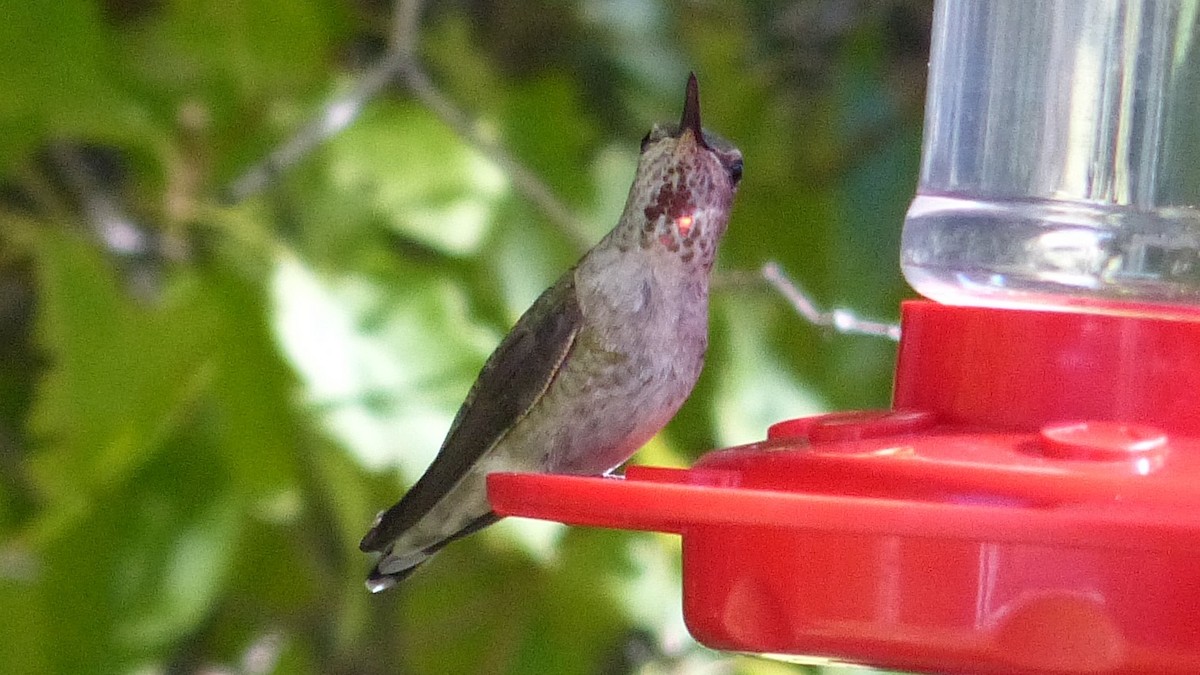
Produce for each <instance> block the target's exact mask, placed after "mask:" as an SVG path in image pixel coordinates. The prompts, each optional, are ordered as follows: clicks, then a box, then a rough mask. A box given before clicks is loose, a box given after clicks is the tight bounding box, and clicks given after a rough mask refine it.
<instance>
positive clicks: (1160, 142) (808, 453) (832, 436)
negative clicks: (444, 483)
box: [489, 0, 1200, 673]
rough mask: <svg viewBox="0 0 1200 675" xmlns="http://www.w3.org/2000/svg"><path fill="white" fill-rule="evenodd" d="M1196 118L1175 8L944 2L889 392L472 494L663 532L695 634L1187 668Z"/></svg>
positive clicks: (1183, 23) (989, 659)
mask: <svg viewBox="0 0 1200 675" xmlns="http://www.w3.org/2000/svg"><path fill="white" fill-rule="evenodd" d="M1197 119H1200V9H1198V8H1197V7H1196V6H1195V4H1194V3H1187V2H1183V1H1182V0H1180V1H1176V2H1168V1H1163V2H1156V1H1145V2H1143V1H1140V0H1124V1H1121V0H1105V1H1097V2H1090V3H1076V2H1071V1H1070V0H1039V1H1037V2H1029V1H1026V0H994V1H991V2H987V1H983V0H980V1H956V0H946V1H944V2H940V3H939V4H938V5H937V7H936V10H935V17H934V33H933V41H932V54H931V70H930V82H929V89H928V100H927V110H926V119H925V140H924V148H923V159H922V167H921V181H920V186H919V188H918V194H917V197H916V199H915V200H914V202H913V205H912V207H911V208H910V211H909V215H908V218H907V220H906V223H905V230H904V237H903V251H902V265H903V267H904V270H905V274H906V277H907V278H908V280H909V281H910V283H911V284H912V285H913V286H914V288H916V289H917V290H918V291H920V292H921V293H922V294H923V295H925V296H926V297H928V298H931V300H923V301H913V302H908V303H905V304H904V306H903V307H902V338H901V342H900V347H899V355H898V359H897V369H896V379H895V387H894V397H893V405H892V408H891V409H888V410H871V411H850V412H839V413H834V414H828V415H820V416H816V417H806V418H801V419H792V420H784V421H780V422H779V423H777V424H775V425H774V426H772V427H771V428H770V429H769V430H767V431H766V438H765V439H764V440H762V441H761V442H758V443H753V444H750V445H746V446H742V447H736V448H730V449H726V450H720V451H716V452H712V453H710V454H708V455H706V456H704V457H703V458H702V459H701V460H699V461H698V462H697V463H696V465H695V466H693V467H692V468H690V469H666V468H656V467H646V466H632V467H630V468H629V469H628V470H627V473H626V475H625V478H624V479H623V480H614V479H610V478H587V477H577V476H557V475H532V474H494V475H492V476H491V477H490V478H489V498H490V499H491V501H492V505H493V507H494V508H495V510H496V511H497V512H498V513H500V514H503V515H513V516H526V517H533V518H542V519H550V520H558V521H562V522H566V523H570V524H575V525H588V526H600V527H613V528H622V529H637V530H654V531H660V532H673V533H677V534H679V535H680V536H681V537H682V548H683V585H684V588H683V591H684V593H683V595H684V617H685V620H686V621H687V625H688V627H689V630H690V631H691V632H692V633H693V635H694V636H695V637H696V638H697V639H698V640H699V641H700V642H702V643H704V644H706V645H708V646H710V647H713V648H716V649H722V650H731V651H742V652H755V653H771V654H787V655H791V656H793V657H813V658H822V659H833V660H841V661H848V662H855V663H862V664H870V665H876V666H883V667H888V668H894V669H900V670H908V671H922V672H955V673H1081V672H1088V673H1095V672H1101V673H1200V122H1197Z"/></svg>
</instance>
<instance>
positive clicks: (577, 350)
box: [359, 73, 742, 592]
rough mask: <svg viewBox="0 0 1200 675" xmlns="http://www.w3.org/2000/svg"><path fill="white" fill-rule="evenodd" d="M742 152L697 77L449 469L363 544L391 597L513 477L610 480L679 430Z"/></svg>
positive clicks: (508, 356)
mask: <svg viewBox="0 0 1200 675" xmlns="http://www.w3.org/2000/svg"><path fill="white" fill-rule="evenodd" d="M741 177H742V154H741V152H740V151H739V150H738V149H737V148H736V147H734V146H733V145H732V144H731V143H729V141H726V140H725V139H723V138H721V137H720V136H718V135H716V134H714V133H711V132H706V131H705V130H704V129H703V128H701V126H700V94H699V86H698V85H697V83H696V76H695V74H694V73H693V74H691V75H690V76H689V78H688V82H687V92H686V96H685V99H684V104H683V116H682V117H681V118H680V120H679V123H678V124H655V125H654V126H653V128H652V129H651V130H650V132H649V133H647V134H646V136H645V137H644V138H643V139H642V145H641V154H640V156H639V158H638V165H637V174H636V177H635V178H634V181H633V186H632V188H630V190H629V197H628V198H627V200H626V202H625V208H624V210H623V212H622V213H621V219H620V221H619V222H618V223H617V226H616V227H614V228H613V229H612V230H611V231H610V232H609V233H608V234H607V235H605V236H604V238H603V239H601V240H600V242H599V243H597V244H596V245H595V246H593V247H592V248H591V250H589V251H588V252H587V253H585V254H584V256H583V258H581V259H580V260H579V262H578V263H576V264H575V266H574V267H572V268H571V269H569V270H567V272H566V273H564V274H563V275H562V277H560V278H559V279H558V281H557V282H555V284H554V285H553V286H551V287H550V288H549V289H547V290H546V291H545V292H544V293H542V295H541V296H540V297H539V298H538V299H537V300H536V301H534V303H533V305H532V306H531V307H530V308H529V309H528V310H526V312H525V314H523V315H522V316H521V318H520V319H519V320H518V321H517V323H516V325H515V326H514V327H513V328H512V330H511V331H510V332H509V333H508V335H507V336H506V337H505V338H504V339H503V340H502V341H501V342H500V345H499V346H498V347H497V348H496V351H495V352H493V353H492V355H491V356H490V357H488V359H487V361H486V362H485V363H484V366H483V369H482V370H481V371H480V373H479V376H478V379H477V380H476V381H475V384H474V385H473V386H472V387H471V390H470V392H469V393H468V394H467V398H466V400H465V401H464V402H463V404H462V407H461V408H460V409H459V411H458V414H457V415H456V416H455V418H454V422H453V423H452V424H451V426H450V431H449V432H448V433H447V435H446V439H445V441H443V443H442V447H441V449H440V450H439V451H438V454H437V456H436V457H435V458H434V460H433V463H432V464H431V465H430V466H429V468H428V469H427V470H426V471H425V473H424V474H423V475H422V476H421V477H420V478H419V479H418V480H417V482H416V483H415V484H414V485H413V486H412V488H411V489H409V491H408V492H407V493H406V494H405V495H404V497H403V498H402V499H401V500H400V501H399V502H397V503H396V504H395V505H394V506H392V507H391V508H389V509H388V510H387V511H384V512H382V513H380V514H379V515H378V516H377V517H376V519H375V522H374V524H373V526H372V527H371V529H370V531H369V532H367V534H366V536H364V537H363V539H362V541H361V542H360V543H359V548H360V549H362V551H364V552H377V553H379V554H380V556H379V558H378V560H377V562H376V564H375V567H374V569H373V570H372V571H371V573H370V575H369V576H368V578H367V588H368V589H369V590H371V591H372V592H379V591H383V590H386V589H388V588H391V587H392V586H394V585H395V584H396V583H397V582H399V581H401V580H403V579H404V578H406V577H408V575H409V574H411V573H412V572H413V571H414V570H415V569H417V567H418V566H419V565H420V564H421V563H423V562H425V561H426V560H428V559H429V558H430V557H431V556H433V555H434V554H435V553H437V552H438V551H439V550H440V549H441V548H442V547H444V546H446V545H447V544H449V543H450V542H453V541H455V540H457V539H460V538H462V537H465V536H467V535H469V534H472V533H474V532H477V531H479V530H481V529H483V528H485V527H487V526H489V525H491V524H493V523H495V522H496V521H498V520H499V519H500V517H499V516H498V515H496V514H495V513H494V512H492V510H491V506H490V505H489V504H488V500H487V484H486V478H487V475H488V474H489V473H492V472H498V471H516V472H538V473H561V474H574V475H607V474H609V473H610V472H611V471H612V470H614V469H616V468H617V467H619V466H620V465H621V464H623V463H624V462H625V461H626V460H627V459H629V457H630V456H631V455H633V453H634V452H635V451H636V450H637V449H638V448H639V447H641V446H642V445H643V444H644V443H645V442H646V441H648V440H650V438H651V437H652V436H653V435H654V434H656V433H658V431H659V430H660V429H662V427H663V426H665V425H666V423H667V422H668V421H670V419H671V418H672V417H674V416H675V413H676V412H677V411H678V410H679V407H680V406H681V405H683V402H684V400H685V399H686V398H687V397H688V395H689V394H690V393H691V391H692V388H693V387H694V386H695V384H696V380H697V379H698V378H699V376H700V370H701V368H702V367H703V365H704V354H705V351H706V349H707V346H708V293H709V273H710V271H711V270H712V266H713V258H714V256H715V255H716V252H717V246H718V244H719V243H720V241H721V238H722V236H723V235H724V234H725V229H726V226H727V224H728V221H729V211H730V208H731V207H732V205H733V197H734V194H735V193H736V191H737V186H738V182H739V181H740V180H741Z"/></svg>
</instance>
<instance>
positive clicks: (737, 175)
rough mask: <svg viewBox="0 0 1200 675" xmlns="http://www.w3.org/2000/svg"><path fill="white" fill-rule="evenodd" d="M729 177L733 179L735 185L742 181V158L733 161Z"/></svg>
mask: <svg viewBox="0 0 1200 675" xmlns="http://www.w3.org/2000/svg"><path fill="white" fill-rule="evenodd" d="M729 177H730V178H731V179H733V184H734V185H737V184H738V183H739V182H740V181H741V180H742V160H741V158H738V159H735V160H733V163H731V164H730V165H729Z"/></svg>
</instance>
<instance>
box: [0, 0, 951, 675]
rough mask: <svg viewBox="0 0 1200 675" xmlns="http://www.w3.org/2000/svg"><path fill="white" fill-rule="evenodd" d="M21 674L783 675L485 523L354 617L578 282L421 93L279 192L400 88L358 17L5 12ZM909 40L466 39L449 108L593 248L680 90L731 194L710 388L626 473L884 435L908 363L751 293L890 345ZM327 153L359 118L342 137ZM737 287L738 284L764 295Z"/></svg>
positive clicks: (2, 139) (767, 14)
mask: <svg viewBox="0 0 1200 675" xmlns="http://www.w3.org/2000/svg"><path fill="white" fill-rule="evenodd" d="M0 9H2V11H0V16H3V17H4V20H3V21H0V334H2V335H0V340H2V341H0V347H2V348H3V357H2V359H0V615H2V616H4V617H5V621H6V627H5V630H4V631H2V635H0V666H2V669H3V671H4V672H6V673H128V672H137V673H160V672H161V673H166V672H171V673H174V672H188V673H190V672H221V673H225V672H231V673H243V672H244V673H266V672H279V673H293V672H297V673H396V672H411V673H471V672H483V673H549V672H556V673H622V672H646V673H667V672H705V673H708V672H729V671H736V672H762V673H770V672H787V671H789V670H790V669H791V668H792V667H791V666H784V665H781V664H774V663H770V662H764V661H758V660H753V659H749V658H745V657H736V658H735V657H725V656H722V655H718V654H715V653H712V652H708V651H707V650H703V649H701V648H699V647H697V646H695V645H694V644H693V643H691V642H690V641H689V639H688V638H687V636H686V631H685V629H684V628H683V625H682V620H681V617H680V616H679V597H678V593H679V579H678V574H679V572H678V560H677V557H678V554H677V542H676V541H675V540H674V539H672V538H670V537H667V536H663V535H653V534H646V533H621V532H608V531H599V530H585V529H570V530H568V529H566V528H563V527H561V526H557V525H552V524H546V523H533V522H517V521H507V522H505V523H502V524H501V525H499V526H497V527H495V528H492V529H490V530H488V531H485V532H484V533H481V534H480V535H478V536H476V537H472V538H470V539H468V540H465V541H463V542H461V543H457V544H455V545H453V546H451V547H449V548H448V549H447V550H446V551H445V552H444V553H443V554H441V555H440V556H438V558H437V560H436V561H435V562H434V563H433V564H430V565H429V566H428V569H427V570H425V571H423V572H422V573H421V574H418V575H416V576H414V577H413V578H412V579H411V580H410V581H408V582H406V584H405V585H404V586H403V587H402V588H401V589H399V590H397V591H394V592H391V593H387V594H383V595H381V596H369V595H368V594H367V593H366V591H365V590H364V588H363V585H362V581H363V576H364V574H365V572H366V570H367V568H368V566H369V561H368V560H367V559H366V557H365V556H363V555H362V554H361V553H359V552H358V550H357V548H356V543H357V541H358V538H359V537H360V536H361V535H362V534H363V532H364V531H365V528H366V526H367V525H368V524H369V523H370V521H371V518H372V516H373V515H374V513H375V512H376V511H378V510H379V509H382V508H384V507H386V506H388V505H390V504H391V503H392V502H393V501H394V500H395V499H396V498H397V497H398V496H399V494H401V492H402V489H403V485H404V484H406V483H407V482H409V481H412V480H414V479H415V478H416V476H417V475H419V473H420V471H421V470H422V469H423V468H424V466H425V464H426V463H427V462H428V461H429V460H430V458H431V457H432V455H433V453H434V452H435V450H436V448H437V445H438V443H439V441H440V439H441V435H442V434H443V433H444V432H445V429H446V428H447V426H448V424H449V421H450V419H451V418H452V416H453V414H454V412H455V410H456V408H457V405H458V403H459V402H460V401H461V399H462V397H463V396H464V394H465V392H466V390H467V389H468V387H469V386H470V383H471V381H472V379H473V377H474V375H475V373H476V372H477V370H478V368H479V366H480V365H481V363H482V361H483V359H484V358H485V357H486V355H487V353H488V352H489V351H490V349H491V348H492V346H493V345H494V344H495V343H496V342H497V341H498V339H499V337H500V336H501V335H502V334H503V333H504V331H505V330H507V328H508V326H509V325H511V323H512V322H513V321H514V320H515V319H516V317H517V316H519V314H520V313H521V311H523V310H524V308H525V307H526V306H527V305H528V304H529V303H530V302H531V301H532V299H533V298H534V297H536V295H537V294H538V293H539V292H540V291H541V289H542V288H544V287H545V286H546V285H548V284H549V283H550V282H551V281H552V280H553V279H554V278H555V277H556V276H557V275H558V274H559V273H560V272H561V271H562V270H563V269H565V268H566V267H568V266H569V265H570V264H571V263H572V262H573V261H574V260H575V259H576V257H577V256H578V255H579V253H580V251H579V249H578V246H577V244H576V242H575V241H574V240H573V239H572V237H571V236H570V235H569V234H568V233H566V232H564V231H563V230H562V228H561V227H559V224H557V223H556V222H555V220H554V219H552V218H550V217H548V216H547V214H546V213H545V211H544V209H543V208H541V207H540V206H539V205H538V204H536V203H534V202H532V201H530V200H529V199H527V198H526V197H525V192H524V190H523V187H524V186H523V185H522V183H521V180H520V178H519V177H514V175H512V174H511V172H508V171H506V170H504V169H503V168H502V167H501V166H498V165H497V164H496V163H494V162H493V161H491V160H489V159H488V158H487V155H486V153H485V152H482V151H481V150H480V148H479V147H477V146H476V145H474V144H472V143H471V142H469V140H468V139H466V138H464V137H463V136H462V134H461V133H459V131H458V130H455V129H454V128H452V127H450V126H447V125H446V124H444V123H443V121H442V120H441V119H440V118H439V117H438V115H437V114H435V112H434V111H432V110H430V109H429V107H428V106H427V105H424V104H422V102H421V101H419V100H417V99H416V98H414V97H413V96H412V95H411V94H410V92H409V91H408V90H407V89H406V88H405V87H403V86H399V85H397V86H393V87H390V88H386V89H384V90H383V91H381V92H380V93H378V95H375V96H371V97H369V99H367V100H365V101H363V105H362V106H361V110H357V111H350V112H357V113H358V115H357V117H355V118H354V119H353V121H352V122H351V123H350V124H349V125H348V126H346V127H345V128H344V129H341V130H338V131H336V132H334V133H331V134H329V135H328V138H326V139H325V140H324V142H322V143H321V144H319V145H318V146H317V147H316V148H315V149H314V150H313V151H312V152H310V153H297V154H296V156H295V157H290V158H287V161H285V162H282V163H280V164H279V165H277V166H275V167H273V168H274V171H273V172H272V173H270V175H269V178H270V181H269V184H268V185H267V186H266V188H265V189H264V190H262V191H260V192H258V193H257V194H255V195H254V196H252V197H249V198H246V199H241V200H238V201H236V202H234V203H230V202H229V201H228V200H223V195H228V187H229V186H230V185H231V182H232V181H234V180H235V179H236V178H237V177H238V176H240V175H242V174H243V173H244V172H246V171H248V170H249V169H250V168H251V167H252V166H255V165H257V164H259V163H261V162H262V161H263V160H264V158H265V157H267V156H268V153H270V152H271V151H272V150H273V149H275V148H279V147H282V145H283V144H286V143H287V142H288V140H289V139H291V138H294V137H295V136H296V134H297V133H299V130H301V129H303V128H304V125H305V124H306V123H307V122H309V121H310V120H313V119H320V116H321V115H322V114H324V113H323V112H322V111H323V110H325V106H326V104H327V103H328V102H330V101H334V100H337V97H339V96H343V95H345V93H346V92H347V91H349V90H350V89H351V88H352V87H353V86H354V84H355V83H356V82H358V81H359V80H360V79H361V78H362V77H363V76H364V72H365V71H366V70H367V69H368V68H369V67H371V65H372V64H374V63H378V62H379V60H380V59H381V58H383V56H384V50H385V45H386V44H387V41H388V39H389V38H388V33H389V31H390V30H391V25H392V21H393V17H392V16H391V12H392V8H391V6H390V4H389V3H385V2H381V1H379V0H341V1H338V0H287V1H286V2H285V1H283V0H254V1H247V2H228V3H220V2H203V1H200V0H105V1H104V2H86V1H84V0H65V1H63V2H56V1H51V0H34V1H32V2H28V1H25V0H2V1H0ZM928 11H929V9H928V7H927V6H925V4H924V3H921V2H909V1H904V0H892V1H890V2H883V3H867V2H853V1H838V0H809V1H804V0H793V1H779V2H775V1H767V0H755V1H753V2H747V3H721V2H704V1H695V2H662V1H646V2H638V1H634V0H620V1H616V2H610V1H606V0H585V1H583V2H578V3H559V2H552V1H551V0H539V1H536V2H522V3H515V2H506V1H504V0H461V1H459V2H451V3H438V4H436V5H433V6H430V7H429V8H427V9H426V10H425V11H424V13H423V15H422V21H421V27H420V31H419V36H420V42H419V48H418V51H417V54H418V56H419V59H420V61H421V62H422V63H423V64H425V67H426V69H427V71H428V74H429V77H430V79H431V81H432V82H433V83H434V85H435V86H436V87H438V88H439V89H440V91H441V92H442V93H443V94H444V95H445V96H446V97H447V99H448V100H449V101H451V102H453V104H454V105H456V106H458V107H460V108H461V109H462V111H463V112H464V113H465V114H466V115H467V116H468V117H469V118H470V119H471V120H474V122H472V124H473V125H474V126H473V128H474V129H475V130H476V131H477V133H479V134H480V135H482V136H483V137H485V138H490V139H494V140H497V141H499V142H500V143H502V144H503V145H504V146H506V147H507V148H508V150H509V152H510V153H511V154H512V156H514V157H516V158H517V159H518V160H519V161H520V162H521V163H523V164H525V165H526V166H527V167H528V168H529V169H530V170H531V171H532V174H533V175H534V176H536V178H537V180H538V181H540V182H541V183H542V184H544V185H545V186H547V187H548V188H549V189H550V191H551V192H552V193H553V194H554V195H555V196H556V197H557V199H559V200H561V201H562V202H563V203H565V204H566V205H567V206H568V208H569V209H571V210H572V211H573V212H575V213H577V214H579V217H580V219H581V222H580V223H579V226H580V228H581V230H582V231H583V232H585V233H586V234H587V236H588V237H590V238H591V239H593V240H594V239H598V238H599V236H600V235H601V234H602V233H603V232H605V231H607V229H608V228H610V227H611V226H612V225H613V224H614V222H615V218H616V217H617V214H618V213H619V212H620V208H621V204H622V202H623V200H624V197H625V192H626V191H627V189H628V184H629V181H630V179H631V177H632V173H633V167H634V164H635V161H636V153H637V142H638V139H639V138H641V136H642V134H643V133H644V132H645V130H646V129H647V128H648V127H649V125H650V124H651V123H652V122H653V121H655V120H658V119H671V118H673V117H674V116H675V115H677V114H678V109H679V105H680V101H681V98H682V90H683V83H684V79H685V77H686V74H687V72H688V71H689V70H695V71H696V72H697V74H698V76H699V78H700V82H701V89H702V97H703V102H704V119H705V123H706V125H707V126H708V127H710V128H711V129H714V130H717V131H719V132H720V133H721V134H722V135H724V136H726V137H728V138H730V139H732V140H733V141H734V142H736V143H737V144H738V145H739V146H740V148H741V149H742V151H743V152H744V154H745V157H746V173H745V180H744V182H743V184H742V190H741V194H740V195H739V198H738V204H737V208H736V210H735V213H734V217H733V221H732V223H731V226H730V229H729V234H728V235H727V237H726V240H725V245H724V250H723V253H722V255H721V258H720V260H719V264H718V275H719V279H718V282H717V289H718V290H717V292H716V295H715V297H714V299H713V307H712V316H713V327H712V341H711V344H712V346H711V350H710V357H709V366H708V368H707V370H706V372H705V374H704V376H703V379H702V381H701V383H700V385H699V386H698V387H697V390H696V392H695V394H694V395H693V397H692V398H691V400H690V401H689V402H688V403H687V405H686V406H685V408H684V410H683V411H682V412H681V413H680V415H679V416H678V417H677V419H676V420H675V421H674V422H672V424H671V425H670V426H669V427H668V428H667V430H666V431H665V432H664V433H663V434H660V436H659V437H658V438H657V439H655V441H654V442H653V443H651V445H650V446H648V447H647V448H646V449H645V450H643V452H642V454H641V455H640V456H639V458H638V461H643V462H648V463H663V464H685V463H687V462H689V461H690V460H692V459H693V458H695V457H696V456H698V455H699V454H701V453H703V452H704V451H706V450H708V449H710V448H713V447H717V446H723V445H729V444H735V443H741V442H747V441H751V440H755V439H758V438H761V437H762V436H763V435H764V433H765V429H766V426H767V425H768V424H770V423H771V422H774V421H778V420H780V419H783V418H787V417H794V416H800V415H805V414H809V413H813V412H817V411H819V410H827V409H843V408H858V407H874V406H883V405H886V404H887V401H888V394H889V383H890V377H891V367H892V359H893V350H894V346H893V345H891V344H890V343H887V342H885V341H880V340H876V339H871V338H862V337H838V336H832V335H830V334H828V333H827V332H825V331H822V330H820V329H816V328H813V327H812V326H809V325H807V324H805V323H803V322H802V321H801V320H800V319H799V317H798V316H797V315H796V314H795V313H794V312H793V311H792V310H791V308H789V307H788V306H787V305H786V303H785V302H784V301H783V300H782V299H781V298H780V297H778V296H777V295H775V294H773V293H772V292H770V291H768V290H767V289H766V287H765V286H763V285H762V284H760V283H757V282H756V281H755V280H754V277H753V271H754V270H756V269H757V268H758V266H759V265H761V264H762V263H763V262H765V261H767V260H777V261H779V262H780V263H781V264H782V265H783V266H784V268H785V269H786V270H788V272H789V273H790V274H791V275H792V276H794V277H795V278H796V279H797V280H798V281H799V282H800V283H801V284H802V285H803V286H804V287H805V288H806V289H807V290H808V291H810V292H811V293H812V294H813V296H814V297H815V298H816V299H817V300H818V301H819V302H821V303H822V304H825V305H827V306H834V305H837V306H847V307H851V308H854V309H855V310H857V311H860V312H862V313H864V314H866V315H874V316H876V317H880V318H887V317H889V316H893V317H894V316H895V314H896V308H897V303H898V301H899V300H900V299H901V297H902V295H903V294H904V293H905V292H906V291H905V289H904V286H903V285H902V282H901V278H900V275H899V270H898V266H897V264H896V260H897V244H898V238H899V232H900V225H901V222H902V217H903V213H904V209H905V207H906V205H907V202H908V200H909V198H910V195H911V193H912V189H913V187H914V185H915V175H916V162H917V157H918V149H919V138H920V106H921V102H922V100H923V95H922V86H923V76H924V60H925V56H926V46H925V45H924V42H923V40H924V37H925V35H926V34H927V22H928ZM342 112H343V113H346V112H347V111H344V110H343V111H342ZM747 272H749V274H747Z"/></svg>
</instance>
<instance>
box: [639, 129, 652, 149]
mask: <svg viewBox="0 0 1200 675" xmlns="http://www.w3.org/2000/svg"><path fill="white" fill-rule="evenodd" d="M652 133H654V132H653V131H647V132H646V135H645V136H642V152H645V151H646V146H647V145H650V134H652Z"/></svg>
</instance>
